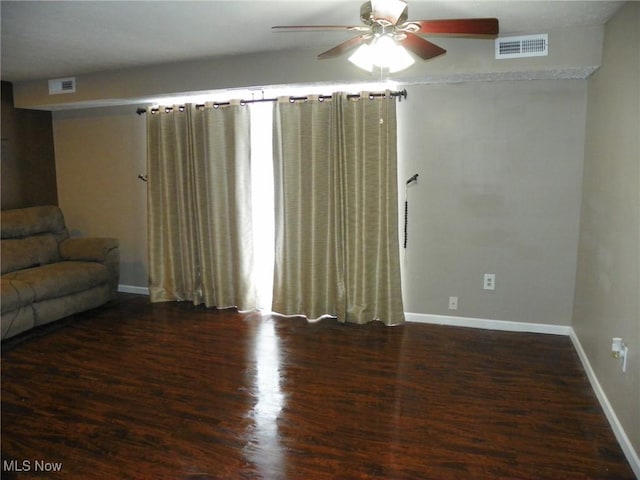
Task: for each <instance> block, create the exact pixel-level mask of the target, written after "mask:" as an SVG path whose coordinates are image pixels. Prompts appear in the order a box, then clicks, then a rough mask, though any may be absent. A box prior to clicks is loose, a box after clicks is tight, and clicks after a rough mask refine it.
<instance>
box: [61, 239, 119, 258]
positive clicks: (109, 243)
mask: <svg viewBox="0 0 640 480" xmlns="http://www.w3.org/2000/svg"><path fill="white" fill-rule="evenodd" d="M118 246H119V242H118V240H116V239H115V238H69V239H67V240H64V241H63V242H61V243H60V256H61V257H62V260H81V261H87V262H100V263H105V262H106V261H107V258H108V257H109V253H110V252H111V251H113V250H118Z"/></svg>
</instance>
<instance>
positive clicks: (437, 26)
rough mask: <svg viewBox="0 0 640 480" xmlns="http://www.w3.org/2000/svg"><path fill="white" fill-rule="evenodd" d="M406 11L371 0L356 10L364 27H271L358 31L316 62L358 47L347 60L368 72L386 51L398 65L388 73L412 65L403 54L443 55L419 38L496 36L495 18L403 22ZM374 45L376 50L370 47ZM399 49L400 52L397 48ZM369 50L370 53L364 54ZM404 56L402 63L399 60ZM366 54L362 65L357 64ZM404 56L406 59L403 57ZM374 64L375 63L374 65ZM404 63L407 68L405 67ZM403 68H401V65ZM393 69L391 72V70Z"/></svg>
mask: <svg viewBox="0 0 640 480" xmlns="http://www.w3.org/2000/svg"><path fill="white" fill-rule="evenodd" d="M408 17H409V9H408V7H407V2H405V1H404V0H371V1H368V2H364V3H363V4H362V6H361V7H360V19H361V20H362V23H363V24H364V25H297V26H294V25H290V26H275V27H272V28H273V30H276V31H300V30H302V31H304V30H306V31H322V30H333V31H336V30H342V31H344V30H346V31H352V32H359V35H358V36H356V37H353V38H350V39H349V40H347V41H345V42H342V43H340V44H339V45H336V46H335V47H333V48H331V49H329V50H327V51H326V52H323V53H321V54H320V55H318V58H319V59H325V58H332V57H335V56H338V55H342V54H344V53H347V52H350V51H351V50H354V49H356V48H358V47H359V48H358V50H357V51H356V53H354V54H353V55H352V56H351V58H350V60H351V61H352V62H354V63H356V64H357V65H358V66H361V67H362V68H365V69H369V70H371V68H370V67H371V65H372V63H373V65H379V66H381V67H383V66H384V65H381V63H382V60H381V59H380V58H379V57H381V56H383V55H385V54H384V53H381V50H382V52H386V54H387V55H389V58H394V57H395V60H394V64H396V63H397V62H398V61H400V63H401V64H402V65H395V67H394V66H392V67H391V68H390V70H391V71H392V72H393V71H398V70H401V69H402V68H406V66H409V65H410V64H412V63H413V58H411V56H410V55H409V54H408V53H407V52H406V50H409V51H410V52H413V53H414V54H415V55H417V56H418V57H420V58H421V59H423V60H428V59H430V58H434V57H437V56H439V55H442V54H443V53H445V52H446V50H445V49H443V48H441V47H439V46H438V45H436V44H434V43H431V42H430V41H428V40H425V39H424V38H422V37H421V36H420V35H446V36H462V37H484V38H494V37H496V36H497V35H498V31H499V28H498V19H496V18H460V19H449V20H407V19H408ZM376 45H378V49H377V50H376V51H373V50H372V48H373V47H374V46H376ZM398 46H402V47H404V49H406V50H404V49H402V48H401V49H397V48H396V47H398ZM368 50H370V51H368ZM403 54H404V55H405V56H406V57H405V58H404V60H405V61H404V62H402V61H401V59H400V57H401V56H402V55H403ZM363 55H366V58H365V62H364V66H363V65H360V64H358V60H361V59H362V58H358V57H362V56H363ZM354 57H356V58H354ZM407 57H408V58H407ZM376 62H378V63H376ZM405 64H407V65H405ZM403 65H405V66H403ZM394 68H395V70H394Z"/></svg>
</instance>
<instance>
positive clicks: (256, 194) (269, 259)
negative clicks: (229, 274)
mask: <svg viewBox="0 0 640 480" xmlns="http://www.w3.org/2000/svg"><path fill="white" fill-rule="evenodd" d="M250 109H251V190H252V201H253V204H252V207H253V251H254V283H255V286H256V290H257V304H258V308H259V309H261V310H263V311H265V312H270V311H271V299H272V290H273V252H274V236H275V233H274V218H273V215H274V209H273V161H272V148H271V145H272V138H271V137H272V135H271V116H272V115H273V104H272V103H271V102H264V103H253V104H251V105H250Z"/></svg>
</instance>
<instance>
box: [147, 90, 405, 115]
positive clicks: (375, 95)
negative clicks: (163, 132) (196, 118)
mask: <svg viewBox="0 0 640 480" xmlns="http://www.w3.org/2000/svg"><path fill="white" fill-rule="evenodd" d="M390 95H391V97H398V100H399V101H402V99H403V98H404V99H406V98H407V90H406V89H404V90H399V91H394V92H390ZM361 96H362V95H361V94H359V93H350V94H348V95H347V98H348V99H352V98H360V97H361ZM384 96H386V93H384V92H379V93H370V94H369V99H371V100H373V99H374V98H380V97H384ZM308 98H309V97H308V96H306V95H305V96H303V97H293V96H292V97H289V101H290V102H291V103H294V102H297V101H306V100H307V99H308ZM331 98H332V95H319V96H318V100H319V101H321V102H322V101H324V100H331ZM277 101H278V99H277V98H255V99H251V100H240V105H246V104H247V103H259V102H277ZM230 103H231V102H213V108H218V107H223V106H226V105H230ZM196 108H204V103H199V104H196ZM159 110H160V109H159V108H152V109H151V113H156V112H158V111H159ZM172 110H173V107H165V111H166V112H171V111H172ZM136 113H137V114H138V115H142V114H143V113H147V109H146V108H142V107H141V108H138V109H137V110H136Z"/></svg>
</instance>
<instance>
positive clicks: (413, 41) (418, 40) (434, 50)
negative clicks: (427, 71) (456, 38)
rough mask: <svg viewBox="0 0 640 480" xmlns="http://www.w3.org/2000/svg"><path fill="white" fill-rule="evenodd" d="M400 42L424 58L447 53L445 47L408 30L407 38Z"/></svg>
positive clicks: (427, 58)
mask: <svg viewBox="0 0 640 480" xmlns="http://www.w3.org/2000/svg"><path fill="white" fill-rule="evenodd" d="M400 44H401V45H402V46H403V47H405V48H406V49H407V50H410V51H412V52H413V53H415V54H416V55H418V56H419V57H420V58H422V59H423V60H429V59H430V58H433V57H437V56H438V55H442V54H443V53H446V50H445V49H444V48H441V47H439V46H438V45H436V44H435V43H431V42H429V41H427V40H425V39H424V38H422V37H419V36H418V35H415V34H413V33H410V32H406V38H404V39H402V40H400Z"/></svg>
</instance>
